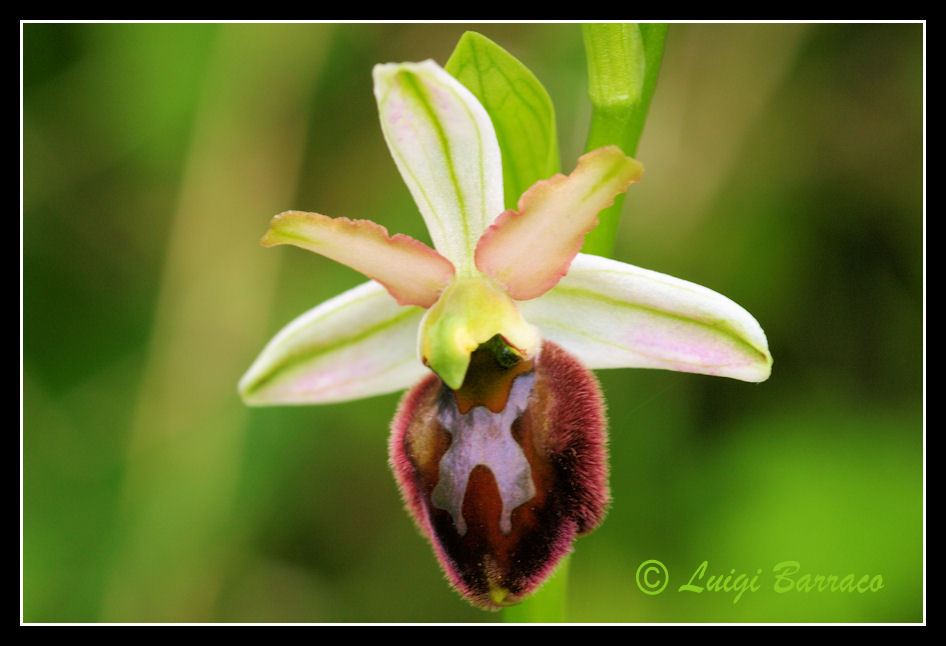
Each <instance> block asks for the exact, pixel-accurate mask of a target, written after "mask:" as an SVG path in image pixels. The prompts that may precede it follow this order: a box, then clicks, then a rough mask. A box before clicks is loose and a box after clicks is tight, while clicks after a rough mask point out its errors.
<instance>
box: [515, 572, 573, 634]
mask: <svg viewBox="0 0 946 646" xmlns="http://www.w3.org/2000/svg"><path fill="white" fill-rule="evenodd" d="M570 562H571V556H566V557H565V558H563V559H562V561H561V563H559V564H558V569H556V570H555V573H554V574H553V575H552V576H551V577H549V579H548V580H547V581H546V582H545V584H544V585H543V586H542V587H541V588H539V589H538V590H536V592H535V593H534V594H533V595H532V596H531V597H529V598H528V599H526V600H525V601H523V602H522V603H520V604H519V605H517V606H510V607H509V608H505V609H504V610H503V621H504V622H506V623H561V622H564V621H565V620H566V619H565V608H566V605H567V601H566V600H567V597H568V566H569V564H570Z"/></svg>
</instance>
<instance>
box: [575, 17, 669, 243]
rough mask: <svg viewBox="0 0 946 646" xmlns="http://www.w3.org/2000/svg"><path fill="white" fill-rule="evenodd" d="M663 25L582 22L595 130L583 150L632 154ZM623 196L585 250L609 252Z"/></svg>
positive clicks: (660, 46) (657, 67)
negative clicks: (618, 150)
mask: <svg viewBox="0 0 946 646" xmlns="http://www.w3.org/2000/svg"><path fill="white" fill-rule="evenodd" d="M666 35H667V25H665V24H639V25H638V24H633V23H631V24H614V23H608V24H592V25H582V36H583V38H584V41H585V53H586V55H587V58H588V96H589V97H590V98H591V104H592V115H591V129H590V131H589V132H588V141H587V144H586V145H585V150H586V151H590V150H594V149H596V148H600V147H602V146H607V145H610V144H614V145H616V146H618V147H620V148H621V150H623V151H624V153H625V154H627V155H630V156H632V157H633V156H634V155H635V154H636V152H637V143H638V141H639V140H640V137H641V132H642V131H643V129H644V121H645V120H646V118H647V108H648V107H649V106H650V98H651V96H653V93H654V88H655V87H656V85H657V72H658V71H659V70H660V61H661V59H662V58H663V48H664V39H665V37H666ZM623 205H624V196H623V195H621V196H619V197H618V198H617V199H616V200H615V201H614V205H613V206H611V207H610V208H608V209H605V210H604V211H602V212H601V213H600V214H599V215H598V219H599V221H600V224H599V225H598V226H597V227H596V228H595V229H594V230H593V231H592V232H591V233H589V234H588V235H587V236H586V237H585V243H584V246H583V247H582V251H583V252H584V253H591V254H596V255H599V256H610V255H611V253H612V251H613V249H614V238H615V235H616V233H617V226H618V220H619V218H620V215H621V207H622V206H623Z"/></svg>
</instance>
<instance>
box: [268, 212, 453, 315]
mask: <svg viewBox="0 0 946 646" xmlns="http://www.w3.org/2000/svg"><path fill="white" fill-rule="evenodd" d="M262 243H263V245H264V246H267V247H271V246H274V245H278V244H292V245H296V246H297V247H302V248H303V249H308V250H309V251H314V252H315V253H318V254H321V255H323V256H325V257H327V258H331V259H332V260H335V261H337V262H340V263H342V264H345V265H348V266H349V267H351V268H352V269H356V270H358V271H360V272H361V273H363V274H364V275H365V276H368V277H369V278H373V279H374V280H376V281H378V282H379V283H381V284H382V285H384V288H385V289H387V290H388V292H390V294H391V296H393V297H394V298H395V299H396V300H397V302H398V303H400V304H401V305H420V306H421V307H430V306H431V305H433V304H434V303H435V302H436V301H437V298H438V296H439V295H440V291H441V290H442V289H443V288H444V286H446V284H447V283H449V282H450V279H451V278H453V265H452V264H450V261H449V260H447V259H446V258H444V257H443V256H441V255H440V254H439V253H437V252H436V251H434V250H433V249H431V248H430V247H428V246H427V245H425V244H424V243H423V242H420V241H419V240H415V239H414V238H411V237H410V236H406V235H403V234H401V233H398V234H395V235H394V236H393V237H392V236H389V235H388V231H387V229H385V228H384V227H383V226H381V225H380V224H376V223H374V222H372V221H370V220H349V219H348V218H330V217H327V216H325V215H320V214H318V213H305V212H303V211H286V212H285V213H280V214H279V215H277V216H276V217H274V218H273V220H272V222H270V224H269V231H268V232H267V233H266V235H265V236H264V237H263V240H262Z"/></svg>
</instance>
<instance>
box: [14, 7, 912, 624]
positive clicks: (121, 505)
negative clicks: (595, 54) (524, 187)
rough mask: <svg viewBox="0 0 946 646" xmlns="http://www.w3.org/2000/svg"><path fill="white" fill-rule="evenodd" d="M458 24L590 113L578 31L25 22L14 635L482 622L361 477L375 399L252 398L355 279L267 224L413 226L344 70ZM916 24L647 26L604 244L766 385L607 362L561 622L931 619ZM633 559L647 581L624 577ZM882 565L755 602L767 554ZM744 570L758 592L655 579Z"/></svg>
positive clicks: (382, 469) (395, 509)
mask: <svg viewBox="0 0 946 646" xmlns="http://www.w3.org/2000/svg"><path fill="white" fill-rule="evenodd" d="M466 29H475V30H477V31H479V32H481V33H483V34H484V35H486V36H488V37H490V38H492V39H493V40H495V41H496V42H498V43H499V44H501V45H502V46H504V47H505V48H506V49H508V50H509V51H510V52H512V53H513V54H514V55H516V56H517V57H519V58H520V59H521V60H522V61H523V62H524V63H525V64H526V65H528V66H529V67H530V68H531V69H532V70H533V71H534V72H535V74H536V75H537V76H538V78H539V79H540V80H541V81H542V82H543V83H544V84H545V85H546V87H547V88H548V90H549V93H550V94H551V96H552V99H553V101H554V103H555V106H556V110H557V114H558V124H559V135H560V144H561V151H562V159H563V168H565V169H566V170H570V169H571V168H572V167H573V165H574V161H575V159H576V158H577V156H578V155H579V154H580V152H581V150H582V147H583V145H584V138H585V136H586V134H587V128H588V119H589V115H590V104H589V102H588V100H587V97H586V94H585V77H586V72H585V67H584V66H585V62H584V54H583V50H582V44H581V34H580V29H579V27H578V26H577V25H572V24H540V25H519V24H487V25H461V24H449V25H437V24H423V25H411V24H360V25H342V24H296V25H248V24H225V25H214V24H196V25H188V24H101V25H99V24H32V23H30V24H24V25H23V26H22V35H23V40H22V45H23V123H22V134H23V183H22V191H23V193H22V194H23V213H22V269H23V273H22V290H23V291H22V320H23V342H22V384H23V387H22V618H23V620H24V621H28V622H34V621H41V622H95V621H107V622H127V621H134V622H158V621H174V622H191V621H200V622H218V621H235V622H237V621H239V622H242V621H259V622H267V621H288V622H440V621H455V622H481V621H499V620H500V619H501V615H498V614H492V613H486V612H482V611H479V610H476V609H474V608H472V607H470V606H468V605H467V604H466V602H464V601H463V600H461V599H460V598H459V597H458V596H457V595H456V594H455V593H454V592H453V591H452V590H451V589H450V588H449V586H448V585H447V584H446V583H445V581H444V580H443V579H442V577H441V574H440V572H439V569H438V566H437V563H436V560H435V558H434V556H433V553H432V551H431V550H430V548H429V546H428V545H427V544H426V541H425V540H424V539H423V538H422V537H421V536H420V535H419V534H418V533H417V532H416V531H415V529H414V527H413V525H412V523H411V520H410V519H409V517H408V516H407V514H406V512H404V510H403V509H402V507H401V502H400V499H399V495H398V492H397V489H396V487H395V484H394V481H393V478H392V476H391V474H390V472H389V470H388V467H387V464H386V460H387V456H386V438H387V432H388V423H389V420H390V418H391V417H392V415H393V412H394V409H395V406H396V404H397V401H398V397H399V395H398V394H392V395H389V396H384V397H377V398H373V399H370V400H365V401H359V402H353V403H349V404H336V405H331V406H322V407H296V408H269V409H248V408H246V407H244V406H243V404H242V403H241V402H240V400H239V398H238V397H237V394H236V383H237V380H238V379H239V377H240V376H241V375H242V373H243V371H244V370H245V369H246V368H247V367H248V366H249V364H250V362H251V361H252V360H253V359H254V358H255V356H256V354H257V353H258V352H259V351H260V350H261V349H262V347H263V345H264V344H265V342H266V341H267V340H268V339H269V338H270V337H271V336H272V335H273V334H274V333H275V332H276V331H277V330H279V329H280V328H281V327H282V326H283V325H284V324H285V323H287V322H288V321H289V320H291V319H292V318H294V317H295V316H296V315H298V314H300V313H302V312H303V311H305V310H307V309H309V308H310V307H313V306H314V305H316V304H318V303H320V302H321V301H323V300H325V299H327V298H328V297H330V296H333V295H335V294H337V293H339V292H340V291H342V290H344V289H346V288H348V287H352V286H354V285H356V284H358V283H360V282H361V281H362V278H361V276H360V275H358V274H356V273H355V272H353V271H351V270H349V269H347V268H345V267H342V266H339V265H336V264H334V263H332V262H330V261H328V260H325V259H322V258H320V257H317V256H315V255H313V254H310V253H306V252H304V251H301V250H298V249H292V248H278V249H269V250H267V249H264V248H262V247H260V246H259V244H258V240H259V238H260V236H261V235H262V234H263V232H264V231H265V229H266V226H267V223H268V220H269V218H270V216H272V215H273V214H275V213H278V212H280V211H283V210H286V209H290V208H294V209H302V210H311V211H319V212H321V213H325V214H328V215H332V216H348V217H352V218H369V219H373V220H376V221H378V222H380V223H382V224H384V225H385V226H387V227H388V229H389V230H390V231H392V232H403V233H407V234H409V235H413V236H415V237H418V238H421V239H423V240H429V238H428V237H427V234H426V231H425V230H424V227H423V223H422V221H421V218H420V217H419V216H418V214H417V211H416V209H415V207H414V206H413V204H412V202H411V199H410V196H409V194H408V192H407V189H406V188H405V186H404V185H403V184H402V183H401V181H400V178H399V176H398V174H397V171H396V169H395V166H394V164H393V162H392V161H391V159H390V157H389V155H388V152H387V149H386V147H385V144H384V141H383V139H382V136H381V131H380V128H379V126H378V121H377V113H376V107H375V103H374V98H373V96H372V88H371V67H372V66H373V65H374V64H375V63H378V62H389V61H405V60H421V59H425V58H434V59H435V60H437V61H438V62H440V63H441V64H442V63H444V62H445V61H446V59H447V57H448V56H449V54H450V52H451V51H452V49H453V46H454V44H455V43H456V41H457V39H458V38H459V36H460V35H461V34H462V33H463V31H465V30H466ZM923 38H924V31H923V26H922V25H919V24H894V25H883V24H846V25H838V24H816V25H804V24H766V25H751V24H738V25H725V24H702V25H686V24H675V25H672V26H671V27H670V30H669V32H668V36H667V43H666V51H665V55H664V61H663V67H662V71H661V75H660V80H659V82H658V86H657V91H656V93H655V95H654V98H653V103H652V105H651V110H650V117H649V119H648V123H647V126H646V128H645V130H644V135H643V138H642V140H641V144H640V148H639V150H638V155H637V156H638V158H639V159H640V160H641V161H642V162H643V163H644V165H645V167H646V169H647V172H646V174H645V177H644V180H643V181H642V182H641V183H640V184H639V185H637V186H635V187H634V188H633V189H632V190H631V191H630V193H629V196H628V199H627V201H626V203H625V209H624V217H623V219H622V223H621V229H620V232H619V238H618V244H617V252H616V257H617V258H618V259H620V260H623V261H626V262H630V263H632V264H636V265H640V266H643V267H647V268H650V269H655V270H658V271H662V272H666V273H669V274H672V275H675V276H679V277H681V278H686V279H689V280H692V281H694V282H698V283H701V284H703V285H707V286H709V287H711V288H713V289H716V290H717V291H720V292H722V293H724V294H726V295H727V296H729V297H731V298H732V299H734V300H735V301H736V302H738V303H740V304H742V305H743V306H745V307H746V309H748V310H749V311H750V312H752V314H753V315H754V316H756V318H757V319H758V320H759V321H760V323H761V324H762V326H763V328H764V329H765V331H766V333H767V334H768V337H769V342H770V346H771V349H772V352H773V355H774V357H775V364H774V370H773V373H772V377H771V379H770V380H769V381H768V382H766V383H763V384H759V385H755V384H746V383H742V382H737V381H731V380H724V379H717V378H712V377H704V376H697V375H687V374H676V373H665V372H658V371H643V370H638V371H634V370H619V371H604V372H601V373H599V377H600V379H601V382H602V386H603V388H604V390H605V393H606V396H607V398H608V402H609V416H610V420H611V444H610V446H611V455H612V464H611V467H612V494H613V498H614V500H613V505H612V508H611V511H610V515H609V517H608V519H607V520H606V522H605V524H604V525H603V526H602V527H601V528H600V529H598V530H597V531H596V532H594V533H593V534H591V535H590V536H588V537H585V538H582V539H579V541H578V542H577V543H576V551H575V554H574V556H573V557H572V563H571V580H570V607H569V612H568V615H567V618H568V619H569V620H571V621H576V622H585V621H593V622H638V621H651V622H676V621H692V622H704V621H707V622H708V621H724V622H742V621H775V622H794V621H831V622H834V621H837V622H847V621H858V622H873V621H883V622H887V621H891V622H903V621H906V622H916V621H922V620H923V619H924V593H923V590H924V588H923V582H924V579H923V574H924V536H925V534H924V525H923V519H924V516H923V510H924V505H923V496H924V464H925V462H924V453H923V450H924V434H923V430H924V406H923V383H924V370H923V360H924V356H925V355H924V346H923V323H924V318H923V313H924V309H923V303H924V287H923V284H924V283H923V276H924V262H923V249H924V242H923V240H924V238H923V232H924V216H923V204H924V202H923V195H924V193H923V189H924V184H923V170H924V165H923V161H924V157H923V144H924V133H923V110H924V99H923V78H924V76H923ZM648 559H658V560H660V561H661V562H663V563H664V564H665V565H666V567H667V569H668V571H669V573H670V583H669V585H668V587H667V589H666V590H665V591H664V592H663V594H660V595H656V596H649V595H645V594H643V593H642V592H641V590H640V589H639V588H638V586H637V584H636V582H635V573H636V571H637V568H638V566H639V565H640V564H641V563H642V562H643V561H645V560H648ZM786 560H795V561H798V562H799V563H800V564H801V572H802V573H809V574H812V575H814V574H825V575H830V574H836V575H841V576H843V575H847V574H855V575H856V576H857V579H860V577H861V576H863V575H865V574H866V575H870V576H874V575H878V574H879V575H881V576H882V577H883V583H884V586H885V587H884V588H883V590H881V591H879V592H876V593H865V594H860V593H856V592H855V593H845V592H834V593H828V592H822V593H817V592H809V593H799V592H791V593H785V594H777V593H775V592H774V591H773V590H772V580H773V577H772V568H773V566H774V565H775V564H777V563H779V562H781V561H786ZM703 561H707V562H708V568H707V574H708V575H713V574H722V575H726V574H729V573H730V572H731V571H733V572H734V573H735V574H739V573H743V572H745V573H748V574H749V575H750V576H751V575H754V574H756V571H757V570H761V571H762V574H761V575H759V581H760V585H761V589H760V590H759V591H757V592H753V593H746V594H744V595H743V596H742V598H741V599H739V601H738V603H733V600H734V596H735V595H734V594H733V593H712V592H704V593H702V594H695V593H687V592H679V591H678V588H679V586H680V585H682V584H684V583H686V582H687V580H688V579H689V578H690V577H691V575H692V574H693V572H694V571H695V570H696V569H697V566H699V565H700V563H702V562H703Z"/></svg>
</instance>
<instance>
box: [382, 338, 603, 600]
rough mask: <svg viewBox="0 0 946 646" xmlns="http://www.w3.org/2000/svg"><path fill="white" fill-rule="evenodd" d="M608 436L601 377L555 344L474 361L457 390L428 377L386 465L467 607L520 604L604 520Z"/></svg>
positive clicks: (412, 399) (403, 416) (413, 397)
mask: <svg viewBox="0 0 946 646" xmlns="http://www.w3.org/2000/svg"><path fill="white" fill-rule="evenodd" d="M605 427H606V423H605V416H604V406H603V400H602V397H601V392H600V389H599V387H598V383H597V381H596V380H595V378H594V376H593V375H592V374H591V373H590V372H589V371H588V370H586V369H585V368H584V367H583V366H582V365H581V364H580V363H579V362H578V361H577V360H576V359H574V358H573V357H571V356H570V355H569V354H567V353H566V352H565V351H564V350H562V349H561V348H560V347H558V346H556V345H554V344H552V343H549V342H545V343H544V344H543V346H542V350H541V352H540V353H539V354H538V356H537V357H536V358H535V359H533V360H532V361H527V362H521V363H518V364H515V365H513V366H509V365H508V363H503V362H501V359H500V360H497V358H496V356H495V355H494V354H493V353H491V352H489V351H486V350H482V349H481V350H477V351H476V352H474V353H473V356H472V357H471V361H470V367H469V369H468V370H467V375H466V380H465V381H464V384H463V386H462V387H461V388H460V389H459V390H457V391H452V390H450V389H449V388H447V387H446V386H445V385H444V384H443V382H442V381H441V380H440V379H439V378H437V377H436V376H434V375H431V376H430V377H428V378H426V379H425V380H424V381H422V382H421V383H419V384H417V385H416V386H415V387H414V388H412V389H411V390H410V391H409V392H408V393H407V394H406V395H405V396H404V398H403V400H402V401H401V404H400V407H399V408H398V412H397V415H396V416H395V418H394V422H393V424H392V434H391V440H390V453H391V465H392V468H393V470H394V473H395V475H396V476H397V480H398V483H399V485H400V487H401V493H402V495H403V496H404V500H405V502H406V503H407V507H408V509H409V510H410V512H411V514H412V515H413V517H414V520H415V521H416V522H417V524H418V526H419V527H420V529H421V531H422V532H423V533H424V534H425V535H426V536H427V537H428V538H429V539H430V541H431V543H432V544H433V546H434V551H435V552H436V553H437V557H438V559H439V560H440V564H441V566H442V567H443V569H444V572H445V573H446V574H447V577H448V578H449V579H450V581H451V583H452V584H453V585H454V587H456V588H457V590H458V591H459V592H460V593H461V594H462V595H463V596H465V597H466V598H467V599H469V600H470V601H471V602H472V603H474V604H476V605H478V606H481V607H483V608H488V609H493V610H495V609H499V608H501V607H503V606H508V605H513V604H516V603H518V602H519V601H521V600H522V599H523V598H524V597H526V596H528V595H529V594H530V593H531V592H533V591H534V590H535V588H536V587H538V586H539V585H540V584H541V583H542V582H543V581H544V580H545V579H546V577H548V576H549V575H550V574H551V573H552V571H553V570H554V568H555V566H556V564H557V563H558V562H559V561H560V560H561V558H562V557H563V556H565V554H567V553H568V552H569V551H570V549H571V545H572V542H573V541H574V539H575V537H576V536H578V535H581V534H584V533H587V532H589V531H591V530H592V529H594V528H595V527H596V526H597V525H598V524H599V523H600V522H601V521H602V520H603V518H604V515H605V510H606V507H607V503H608V462H607V447H606V429H605Z"/></svg>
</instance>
